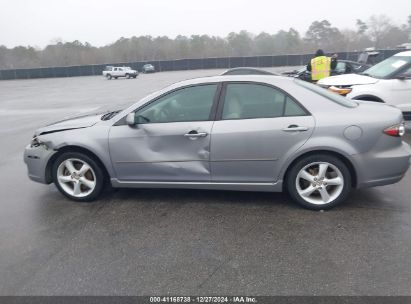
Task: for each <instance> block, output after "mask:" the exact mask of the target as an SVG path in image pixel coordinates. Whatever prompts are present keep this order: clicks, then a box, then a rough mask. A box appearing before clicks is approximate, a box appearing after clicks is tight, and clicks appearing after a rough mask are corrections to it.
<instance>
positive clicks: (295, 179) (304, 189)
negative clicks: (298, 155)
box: [286, 154, 352, 210]
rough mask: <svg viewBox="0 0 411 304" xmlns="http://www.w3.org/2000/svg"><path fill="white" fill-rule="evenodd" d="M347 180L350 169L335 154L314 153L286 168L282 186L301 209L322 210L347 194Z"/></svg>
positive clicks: (337, 202) (340, 201)
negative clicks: (284, 182)
mask: <svg viewBox="0 0 411 304" xmlns="http://www.w3.org/2000/svg"><path fill="white" fill-rule="evenodd" d="M323 172H324V173H323ZM351 180H352V177H351V173H350V170H349V169H348V168H347V166H346V165H345V164H344V162H343V161H341V160H340V159H339V158H338V157H335V156H332V155H328V154H318V155H309V156H306V157H304V158H302V159H300V160H298V161H297V162H296V163H295V164H294V165H293V166H292V167H291V168H290V169H289V170H288V172H287V176H286V187H287V191H288V193H289V195H290V196H291V198H292V199H293V200H294V201H295V202H296V203H298V204H300V205H301V206H303V207H304V208H307V209H311V210H326V209H330V208H333V207H335V206H337V205H338V204H340V203H342V202H343V201H344V200H345V199H346V198H347V197H348V195H349V193H350V191H351Z"/></svg>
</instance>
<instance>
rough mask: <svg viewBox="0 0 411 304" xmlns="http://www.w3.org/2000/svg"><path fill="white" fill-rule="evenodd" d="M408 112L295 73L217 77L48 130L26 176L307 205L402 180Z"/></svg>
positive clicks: (37, 139) (68, 187)
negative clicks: (246, 194)
mask: <svg viewBox="0 0 411 304" xmlns="http://www.w3.org/2000/svg"><path fill="white" fill-rule="evenodd" d="M404 132H405V131H404V125H403V118H402V114H401V111H400V110H398V109H396V108H394V107H391V106H387V105H384V104H379V103H373V102H362V101H352V100H348V99H346V98H344V97H341V96H338V95H336V94H334V93H332V92H329V91H327V90H325V89H322V88H320V87H317V86H315V85H313V84H309V83H306V82H303V81H300V80H296V79H289V78H285V77H277V76H275V77H273V76H257V75H248V76H217V77H207V78H200V79H193V80H188V81H183V82H180V83H177V84H174V85H172V86H170V87H168V88H165V89H163V90H160V91H158V92H156V93H154V94H151V95H150V96H148V97H146V98H144V99H142V100H140V101H139V102H137V103H135V104H133V105H132V106H130V107H129V108H127V109H124V110H121V111H116V112H110V113H104V114H99V115H90V116H83V117H79V118H75V119H70V120H65V121H61V122H57V123H55V124H52V125H49V126H47V127H44V128H40V129H38V130H37V131H36V132H35V135H34V137H33V139H32V142H31V144H30V145H28V146H27V148H26V150H25V154H24V160H25V162H26V164H27V166H28V174H29V177H30V178H31V179H32V180H34V181H37V182H41V183H46V184H49V183H52V182H54V183H55V185H56V186H57V188H58V189H59V190H60V192H61V193H62V194H63V195H65V196H67V197H69V198H70V199H73V200H75V201H91V200H94V199H96V198H97V197H98V196H99V195H100V194H101V193H102V192H103V190H104V189H106V188H109V187H108V186H109V185H110V184H111V186H112V187H118V188H122V187H131V188H195V189H216V190H236V191H268V192H277V191H283V190H286V191H288V193H289V195H290V196H291V198H292V199H293V200H294V201H296V202H297V203H299V204H301V205H302V206H304V207H306V208H310V209H326V208H331V207H334V206H335V205H337V204H339V203H341V202H342V201H344V200H345V199H346V198H347V197H348V195H349V192H350V190H351V189H352V188H362V187H371V186H381V185H387V184H392V183H396V182H398V181H399V180H401V178H402V177H403V176H404V175H405V173H406V171H407V169H408V167H409V164H410V156H411V150H410V147H409V146H408V145H407V144H406V143H404V142H403V141H402V139H401V136H402V135H403V134H404Z"/></svg>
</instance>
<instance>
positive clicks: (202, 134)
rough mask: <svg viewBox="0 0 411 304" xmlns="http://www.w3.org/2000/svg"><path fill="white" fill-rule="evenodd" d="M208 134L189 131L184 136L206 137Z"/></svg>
mask: <svg viewBox="0 0 411 304" xmlns="http://www.w3.org/2000/svg"><path fill="white" fill-rule="evenodd" d="M207 135H208V134H207V133H206V132H197V131H190V132H188V133H186V134H184V136H185V137H206V136H207Z"/></svg>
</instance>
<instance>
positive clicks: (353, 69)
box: [282, 60, 371, 82]
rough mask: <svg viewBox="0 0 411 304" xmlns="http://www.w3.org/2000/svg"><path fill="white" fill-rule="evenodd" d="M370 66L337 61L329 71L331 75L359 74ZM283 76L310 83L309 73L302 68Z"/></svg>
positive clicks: (348, 61) (285, 73) (305, 68)
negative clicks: (334, 66)
mask: <svg viewBox="0 0 411 304" xmlns="http://www.w3.org/2000/svg"><path fill="white" fill-rule="evenodd" d="M370 67H371V65H369V64H365V63H359V62H355V61H350V60H338V63H337V66H336V68H335V69H334V70H332V71H331V75H341V74H348V73H361V72H363V71H365V70H366V69H368V68H370ZM282 74H283V75H284V76H289V77H296V78H299V79H301V80H304V81H308V82H311V72H310V71H308V70H307V67H306V66H304V67H302V68H301V69H298V70H293V71H288V72H284V73H282Z"/></svg>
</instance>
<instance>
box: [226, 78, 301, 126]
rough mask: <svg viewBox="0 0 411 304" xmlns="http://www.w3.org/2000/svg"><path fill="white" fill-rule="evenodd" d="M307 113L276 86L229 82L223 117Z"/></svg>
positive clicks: (258, 116) (278, 115) (266, 116)
mask: <svg viewBox="0 0 411 304" xmlns="http://www.w3.org/2000/svg"><path fill="white" fill-rule="evenodd" d="M284 115H288V116H295V115H298V116H299V115H305V112H304V110H303V109H301V107H300V106H299V105H298V104H297V103H296V102H295V101H293V100H292V99H291V98H289V97H288V96H287V95H285V94H284V93H283V92H281V91H279V90H276V89H274V88H271V87H268V86H264V85H259V84H228V85H227V89H226V96H225V101H224V109H223V115H222V119H248V118H272V117H280V116H284Z"/></svg>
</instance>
